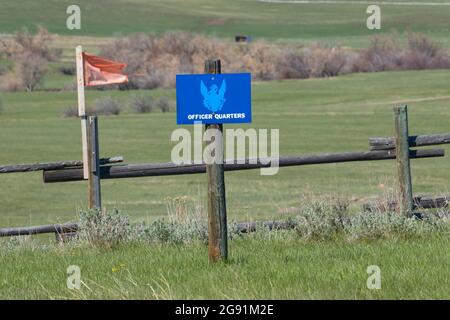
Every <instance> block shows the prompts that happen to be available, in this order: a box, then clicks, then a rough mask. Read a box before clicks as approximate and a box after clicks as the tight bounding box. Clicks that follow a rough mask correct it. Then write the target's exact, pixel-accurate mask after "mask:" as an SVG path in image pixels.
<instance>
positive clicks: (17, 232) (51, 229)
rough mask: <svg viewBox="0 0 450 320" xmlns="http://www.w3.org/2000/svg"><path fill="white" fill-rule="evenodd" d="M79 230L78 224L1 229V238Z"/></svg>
mask: <svg viewBox="0 0 450 320" xmlns="http://www.w3.org/2000/svg"><path fill="white" fill-rule="evenodd" d="M77 230H78V225H77V224H76V223H67V224H49V225H43V226H34V227H17V228H0V237H11V236H26V235H33V234H42V233H60V234H64V233H73V232H76V231H77Z"/></svg>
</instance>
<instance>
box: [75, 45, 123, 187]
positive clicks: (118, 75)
mask: <svg viewBox="0 0 450 320" xmlns="http://www.w3.org/2000/svg"><path fill="white" fill-rule="evenodd" d="M75 54H76V65H77V89H78V116H79V117H80V118H81V139H82V145H83V177H84V179H89V177H90V172H91V168H90V152H89V139H90V138H89V127H88V125H87V122H88V121H87V120H88V119H87V114H86V107H85V95H84V87H85V86H99V85H107V84H114V83H124V82H128V77H127V76H126V75H125V74H124V73H123V69H124V68H125V67H126V64H125V63H121V62H117V61H112V60H108V59H106V58H103V57H98V56H94V55H91V54H87V53H85V52H83V49H82V47H81V46H77V47H76V50H75Z"/></svg>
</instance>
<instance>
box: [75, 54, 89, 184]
mask: <svg viewBox="0 0 450 320" xmlns="http://www.w3.org/2000/svg"><path fill="white" fill-rule="evenodd" d="M75 61H76V66H77V93H78V116H79V117H80V119H81V143H82V151H83V176H84V179H88V178H89V150H88V144H89V132H88V123H87V115H86V107H85V96H84V59H83V48H82V47H81V46H77V47H76V48H75Z"/></svg>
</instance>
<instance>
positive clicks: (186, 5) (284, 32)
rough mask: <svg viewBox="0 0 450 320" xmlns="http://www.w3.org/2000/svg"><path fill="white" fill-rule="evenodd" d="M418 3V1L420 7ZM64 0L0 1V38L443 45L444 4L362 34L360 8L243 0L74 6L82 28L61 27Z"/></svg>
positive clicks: (390, 13)
mask: <svg viewBox="0 0 450 320" xmlns="http://www.w3.org/2000/svg"><path fill="white" fill-rule="evenodd" d="M423 2H425V1H423ZM70 4H73V2H71V1H69V0H63V1H59V0H58V1H55V0H46V1H39V2H37V1H33V0H22V1H20V2H19V1H11V0H9V1H6V2H5V1H3V3H2V5H1V6H2V7H1V10H0V32H6V33H11V32H14V31H16V30H18V29H21V28H22V27H24V26H26V27H28V28H30V29H32V30H33V29H35V27H36V25H43V26H45V27H47V28H48V29H49V30H50V31H51V32H54V33H58V34H60V35H70V36H100V37H112V36H118V35H126V34H130V33H135V32H156V33H161V32H164V31H167V30H186V31H192V32H201V33H207V34H211V35H218V36H221V37H229V38H231V37H233V36H234V35H237V34H248V35H251V36H253V37H254V38H261V37H263V38H270V39H276V40H279V39H285V40H292V41H303V42H316V41H323V42H327V43H339V44H342V45H346V46H352V47H366V46H367V43H368V39H369V36H371V35H373V34H377V33H385V32H389V31H391V30H394V29H395V30H398V31H415V32H424V33H427V34H429V35H430V36H431V37H432V38H434V39H436V40H439V41H442V42H444V43H445V44H446V45H447V46H449V45H450V42H449V41H448V31H449V27H448V16H449V14H450V6H393V5H385V6H383V5H382V6H381V9H382V29H381V31H371V30H368V29H367V28H366V19H367V17H368V16H369V15H368V14H367V13H366V9H367V6H368V5H367V4H360V5H358V4H356V5H355V4H307V5H299V4H271V3H263V2H259V1H248V0H232V1H231V0H214V1H212V0H190V1H185V0H152V1H145V0H128V1H123V0H122V1H120V0H108V1H106V0H101V1H87V0H80V1H78V2H77V4H78V5H79V6H80V8H81V11H82V29H81V30H68V29H67V28H66V19H67V16H68V15H67V14H66V8H67V6H68V5H70Z"/></svg>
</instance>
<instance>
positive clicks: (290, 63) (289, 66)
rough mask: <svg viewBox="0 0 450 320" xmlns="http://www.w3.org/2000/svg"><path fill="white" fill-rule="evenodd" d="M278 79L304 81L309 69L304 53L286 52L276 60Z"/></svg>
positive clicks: (309, 72) (308, 75)
mask: <svg viewBox="0 0 450 320" xmlns="http://www.w3.org/2000/svg"><path fill="white" fill-rule="evenodd" d="M276 69H277V78H278V79H306V78H309V77H310V75H311V69H310V66H309V63H308V61H307V57H306V55H305V54H304V52H299V51H294V50H292V49H291V50H286V51H285V52H283V53H282V54H281V55H280V57H279V58H278V59H277V60H276Z"/></svg>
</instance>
